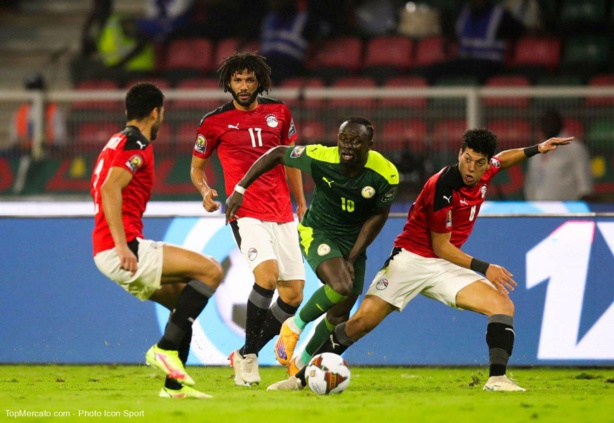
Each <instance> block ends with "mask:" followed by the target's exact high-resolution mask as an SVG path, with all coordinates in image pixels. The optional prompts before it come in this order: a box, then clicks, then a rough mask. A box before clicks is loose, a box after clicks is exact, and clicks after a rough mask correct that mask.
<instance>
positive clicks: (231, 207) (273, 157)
mask: <svg viewBox="0 0 614 423" xmlns="http://www.w3.org/2000/svg"><path fill="white" fill-rule="evenodd" d="M289 148H293V147H289V146H286V145H279V146H277V147H273V148H271V149H270V150H269V151H267V152H266V153H265V154H263V155H262V156H260V158H259V159H258V160H256V161H255V162H254V164H253V165H252V167H250V168H249V170H248V171H247V173H246V174H245V175H244V176H243V178H242V179H241V180H240V181H239V183H238V184H237V185H236V186H235V189H234V191H233V192H232V194H230V196H229V197H228V199H227V200H226V223H228V222H229V221H230V220H232V219H234V218H235V217H236V216H235V215H236V213H237V210H239V207H241V204H242V203H243V194H244V193H245V190H246V189H247V188H248V187H249V186H250V185H251V184H252V183H253V182H254V181H255V180H256V179H258V178H259V177H260V175H262V174H264V173H266V172H268V171H269V170H271V169H273V168H274V167H275V166H277V165H278V164H281V163H283V160H284V155H285V154H286V150H288V149H289Z"/></svg>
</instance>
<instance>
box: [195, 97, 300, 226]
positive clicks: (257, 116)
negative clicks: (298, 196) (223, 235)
mask: <svg viewBox="0 0 614 423" xmlns="http://www.w3.org/2000/svg"><path fill="white" fill-rule="evenodd" d="M196 137H197V138H196V144H195V145H194V151H193V154H194V156H196V157H200V158H202V159H207V158H209V157H211V155H212V154H213V152H214V151H215V150H217V154H218V155H219V157H220V162H221V163H222V168H223V170H224V180H225V187H226V194H227V195H230V194H231V193H232V191H233V190H234V188H235V185H237V183H238V182H239V181H240V180H241V178H243V176H244V175H245V174H246V173H247V171H248V170H249V168H250V167H251V165H252V164H254V162H255V161H256V160H257V159H259V158H260V156H262V155H263V154H264V153H266V152H267V151H269V149H271V148H273V147H277V146H278V145H289V144H292V143H293V142H294V141H295V140H296V138H297V135H296V129H295V127H294V121H293V120H292V114H291V113H290V110H289V109H288V107H286V105H285V104H283V103H282V102H281V101H278V100H273V99H270V98H267V97H259V98H258V107H256V108H255V109H254V110H251V111H248V112H246V111H241V110H237V109H236V108H235V106H234V104H233V102H230V103H227V104H225V105H224V106H222V107H220V108H218V109H216V110H214V111H213V112H211V113H209V114H207V115H205V117H204V118H203V119H202V120H201V122H200V126H199V128H198V131H197V135H196ZM237 216H239V217H252V218H255V219H258V220H263V221H268V222H278V223H285V222H291V221H293V220H294V216H293V213H292V203H291V201H290V190H289V188H288V183H287V182H286V171H285V169H284V167H283V166H282V165H279V166H276V167H275V168H274V169H272V170H271V171H269V172H267V173H265V174H264V175H262V176H260V178H258V179H257V180H256V181H254V183H252V184H251V185H250V187H249V189H248V190H247V191H246V192H245V198H244V200H243V204H242V205H241V208H240V209H239V211H238V212H237Z"/></svg>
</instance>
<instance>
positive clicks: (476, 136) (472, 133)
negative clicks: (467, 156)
mask: <svg viewBox="0 0 614 423" xmlns="http://www.w3.org/2000/svg"><path fill="white" fill-rule="evenodd" d="M467 147H469V148H470V149H472V150H473V151H475V152H476V153H480V154H485V155H486V157H488V160H490V159H491V158H492V156H494V155H495V152H496V151H497V136H496V135H495V134H494V133H492V132H490V131H489V130H488V129H486V128H480V129H468V130H466V131H465V133H464V134H463V146H462V147H461V148H462V150H463V151H465V149H466V148H467Z"/></svg>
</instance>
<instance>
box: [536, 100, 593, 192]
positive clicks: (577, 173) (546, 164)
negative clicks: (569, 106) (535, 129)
mask: <svg viewBox="0 0 614 423" xmlns="http://www.w3.org/2000/svg"><path fill="white" fill-rule="evenodd" d="M540 125H541V132H542V135H543V137H545V138H546V139H547V138H552V137H568V136H573V135H574V134H567V133H566V132H565V130H564V127H563V118H562V116H561V114H560V113H559V112H558V111H557V110H554V109H550V110H548V111H546V113H544V114H543V115H542V117H541V121H540ZM526 179H527V180H526V182H525V185H524V195H525V199H526V200H530V201H577V200H582V201H590V200H591V198H592V195H593V175H592V169H591V162H590V157H589V153H588V149H587V148H586V146H585V145H584V143H583V142H582V141H581V140H579V139H578V138H574V140H573V142H572V143H570V144H569V145H568V146H567V147H566V148H561V149H557V151H554V152H552V153H551V154H547V155H540V156H539V157H538V158H535V159H533V160H529V163H528V169H527V175H526Z"/></svg>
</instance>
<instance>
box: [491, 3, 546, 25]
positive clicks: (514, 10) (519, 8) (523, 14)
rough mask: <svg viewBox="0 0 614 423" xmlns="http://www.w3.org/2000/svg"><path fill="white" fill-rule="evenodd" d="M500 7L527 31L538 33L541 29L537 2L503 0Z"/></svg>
mask: <svg viewBox="0 0 614 423" xmlns="http://www.w3.org/2000/svg"><path fill="white" fill-rule="evenodd" d="M501 6H503V7H504V8H505V9H506V10H508V11H509V12H510V13H511V14H512V16H513V17H514V18H516V20H518V21H520V22H522V24H523V25H524V27H525V28H526V30H527V31H539V30H540V29H541V28H542V22H541V10H540V7H539V2H538V1H537V0H504V1H503V2H501Z"/></svg>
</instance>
